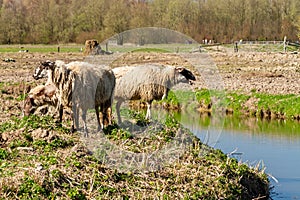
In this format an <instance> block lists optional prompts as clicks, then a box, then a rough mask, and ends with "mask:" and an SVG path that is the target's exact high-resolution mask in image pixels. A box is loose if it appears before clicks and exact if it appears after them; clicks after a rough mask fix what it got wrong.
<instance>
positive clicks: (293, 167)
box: [176, 113, 300, 200]
mask: <svg viewBox="0 0 300 200" xmlns="http://www.w3.org/2000/svg"><path fill="white" fill-rule="evenodd" d="M176 118H177V119H178V120H179V121H181V123H182V124H183V125H184V126H185V127H187V128H189V129H190V130H191V131H192V132H193V133H194V134H195V135H196V136H197V137H198V138H200V139H201V140H202V141H203V142H205V143H207V144H208V145H210V146H213V147H214V148H217V149H221V150H222V151H223V152H224V153H227V154H230V153H232V152H234V154H232V156H234V157H236V158H237V159H239V160H241V161H243V162H245V163H248V164H249V165H250V166H256V165H257V164H260V166H261V167H265V172H266V173H267V174H269V179H270V181H271V184H272V186H273V187H274V188H273V189H272V190H271V198H272V199H274V200H277V199H300V170H299V168H300V123H299V122H296V121H277V120H274V121H266V120H257V119H254V118H245V119H239V118H234V117H224V116H223V117H208V116H202V117H201V116H199V114H191V113H182V114H181V115H180V114H178V115H176Z"/></svg>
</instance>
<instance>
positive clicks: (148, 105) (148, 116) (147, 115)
mask: <svg viewBox="0 0 300 200" xmlns="http://www.w3.org/2000/svg"><path fill="white" fill-rule="evenodd" d="M146 119H151V102H147V113H146Z"/></svg>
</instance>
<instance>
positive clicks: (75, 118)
mask: <svg viewBox="0 0 300 200" xmlns="http://www.w3.org/2000/svg"><path fill="white" fill-rule="evenodd" d="M78 115H79V113H78V110H77V106H76V105H73V114H72V128H71V132H72V133H74V132H75V131H76V129H78V127H79V119H78V118H79V117H78Z"/></svg>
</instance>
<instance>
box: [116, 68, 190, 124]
mask: <svg viewBox="0 0 300 200" xmlns="http://www.w3.org/2000/svg"><path fill="white" fill-rule="evenodd" d="M116 69H117V68H115V71H116ZM119 71H121V70H119ZM195 80H196V78H195V76H194V75H193V73H192V72H191V71H189V70H187V69H185V68H184V67H173V66H164V65H156V64H149V65H144V66H136V67H133V68H132V69H130V70H129V71H127V72H126V73H125V74H124V75H123V76H121V77H120V78H119V79H117V84H116V89H115V96H114V98H115V100H116V101H117V103H116V111H117V117H118V123H122V121H121V116H120V106H121V104H122V102H123V101H125V100H143V101H146V104H147V113H146V119H150V118H151V111H150V110H151V103H152V101H153V100H161V99H165V98H167V96H168V92H169V90H170V89H171V88H172V87H173V86H174V85H175V84H177V83H180V82H184V83H188V82H189V83H190V84H192V82H191V81H195Z"/></svg>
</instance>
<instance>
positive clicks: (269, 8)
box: [0, 0, 300, 44]
mask: <svg viewBox="0 0 300 200" xmlns="http://www.w3.org/2000/svg"><path fill="white" fill-rule="evenodd" d="M299 5H300V3H299V1H298V0H288V1H286V0H277V1H269V0H259V1H253V0H246V1H244V0H230V1H229V0H226V1H223V0H206V1H203V0H196V1H195V0H172V1H170V0H164V1H161V0H153V1H129V0H121V1H120V0H110V1H108V0H85V1H83V0H78V1H54V0H44V1H37V0H23V1H0V7H1V10H0V24H1V26H0V31H1V33H2V34H1V35H0V43H2V44H12V43H14V44H23V43H31V44H39V43H43V44H50V43H52V44H53V43H55V44H56V43H69V42H76V43H84V41H85V40H86V39H91V38H96V39H98V40H100V41H102V40H104V39H107V38H109V37H111V36H113V35H115V34H117V33H121V32H123V31H126V30H130V29H134V28H139V27H165V28H169V29H172V30H177V31H179V32H182V33H184V34H187V35H189V36H191V37H192V38H195V39H196V40H197V41H198V42H202V40H203V39H205V38H206V39H208V40H214V41H215V42H227V43H231V42H232V41H234V40H240V39H243V40H282V38H283V37H284V36H287V37H288V39H292V40H297V34H298V29H297V27H298V28H299V20H298V19H299V11H300V10H299V9H300V6H299ZM122 40H123V39H122V38H119V39H118V44H122V43H123V42H122Z"/></svg>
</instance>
